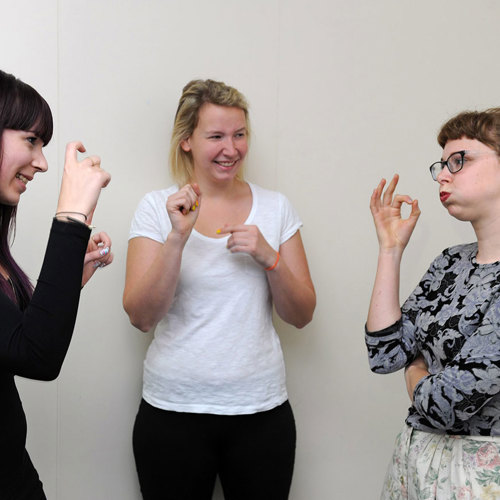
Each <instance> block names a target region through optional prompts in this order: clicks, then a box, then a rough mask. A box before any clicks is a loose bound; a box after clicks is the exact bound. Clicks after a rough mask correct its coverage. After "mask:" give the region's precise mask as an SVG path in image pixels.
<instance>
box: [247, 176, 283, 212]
mask: <svg viewBox="0 0 500 500" xmlns="http://www.w3.org/2000/svg"><path fill="white" fill-rule="evenodd" d="M248 185H249V186H250V189H251V191H252V195H253V196H255V197H256V198H257V199H258V200H259V201H261V202H265V203H275V204H279V205H280V206H290V207H291V206H292V204H291V203H290V200H289V199H288V198H287V197H286V196H285V195H284V194H283V193H280V192H279V191H274V190H272V189H267V188H263V187H262V186H258V185H257V184H252V183H251V182H249V183H248Z"/></svg>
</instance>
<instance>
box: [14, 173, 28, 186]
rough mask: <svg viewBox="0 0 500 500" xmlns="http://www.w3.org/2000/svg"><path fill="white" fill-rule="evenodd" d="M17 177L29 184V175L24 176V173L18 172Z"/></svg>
mask: <svg viewBox="0 0 500 500" xmlns="http://www.w3.org/2000/svg"><path fill="white" fill-rule="evenodd" d="M16 179H19V180H20V181H22V182H24V184H28V182H29V179H28V178H27V177H24V175H23V174H16Z"/></svg>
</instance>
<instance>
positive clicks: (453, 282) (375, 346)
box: [365, 243, 500, 436]
mask: <svg viewBox="0 0 500 500" xmlns="http://www.w3.org/2000/svg"><path fill="white" fill-rule="evenodd" d="M476 253H477V244H476V243H472V244H468V245H459V246H455V247H451V248H449V249H447V250H445V251H444V252H443V253H442V254H441V255H440V256H438V257H437V258H436V259H435V260H434V262H433V263H432V264H431V267H430V268H429V270H428V271H427V273H426V274H425V275H424V277H423V278H422V280H421V281H420V283H419V285H418V286H417V287H416V288H415V290H414V291H413V293H412V294H411V295H410V297H409V298H408V300H407V301H406V302H405V303H404V305H403V307H402V316H401V319H400V320H399V321H397V322H396V323H395V324H394V325H391V326H389V327H388V328H386V329H384V330H381V331H378V332H368V331H366V337H365V340H366V345H367V348H368V355H369V360H370V367H371V369H372V370H373V371H374V372H376V373H392V372H395V371H397V370H399V369H401V368H404V367H405V366H406V365H407V364H408V363H410V362H411V361H412V360H413V359H415V357H416V356H418V355H419V353H421V354H422V355H423V357H424V359H425V361H426V363H427V366H428V371H429V373H430V375H428V376H427V377H424V378H423V379H422V380H420V382H419V383H418V384H417V386H416V388H415V392H414V403H413V405H412V407H411V408H410V410H409V415H408V418H407V420H406V422H407V424H409V425H410V426H411V427H413V428H415V429H418V430H423V431H428V432H437V433H447V434H454V435H475V436H477V435H491V436H500V262H495V263H492V264H478V263H477V261H476V258H475V256H476Z"/></svg>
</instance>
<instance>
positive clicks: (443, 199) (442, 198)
mask: <svg viewBox="0 0 500 500" xmlns="http://www.w3.org/2000/svg"><path fill="white" fill-rule="evenodd" d="M449 197H450V193H446V192H445V191H443V192H442V193H439V199H440V200H441V202H445V201H446V200H447V199H448V198H449Z"/></svg>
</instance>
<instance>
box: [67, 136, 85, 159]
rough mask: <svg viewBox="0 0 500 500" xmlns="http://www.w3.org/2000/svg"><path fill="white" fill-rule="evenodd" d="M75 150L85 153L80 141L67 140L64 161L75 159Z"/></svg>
mask: <svg viewBox="0 0 500 500" xmlns="http://www.w3.org/2000/svg"><path fill="white" fill-rule="evenodd" d="M77 151H80V153H85V151H86V150H85V146H84V145H83V143H81V142H80V141H73V142H68V144H66V153H65V161H66V162H68V161H72V160H73V161H77Z"/></svg>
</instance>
